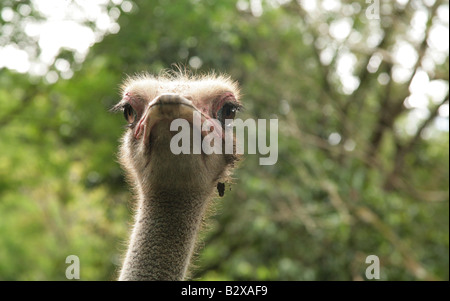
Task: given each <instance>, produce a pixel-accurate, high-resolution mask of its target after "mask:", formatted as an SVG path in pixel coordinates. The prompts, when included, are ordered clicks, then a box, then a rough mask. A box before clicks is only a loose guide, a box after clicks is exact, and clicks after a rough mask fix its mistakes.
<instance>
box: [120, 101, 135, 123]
mask: <svg viewBox="0 0 450 301" xmlns="http://www.w3.org/2000/svg"><path fill="white" fill-rule="evenodd" d="M123 116H124V117H125V119H126V120H127V122H128V123H129V124H133V123H134V122H135V121H136V119H137V114H136V111H135V110H134V109H133V107H132V106H131V105H129V104H126V105H125V106H124V107H123Z"/></svg>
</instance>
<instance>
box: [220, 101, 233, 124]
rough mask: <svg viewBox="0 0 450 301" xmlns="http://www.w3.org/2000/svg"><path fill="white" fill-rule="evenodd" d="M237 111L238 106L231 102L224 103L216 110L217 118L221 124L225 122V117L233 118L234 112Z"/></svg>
mask: <svg viewBox="0 0 450 301" xmlns="http://www.w3.org/2000/svg"><path fill="white" fill-rule="evenodd" d="M237 111H238V106H237V105H235V104H232V103H226V104H225V105H224V106H223V107H222V108H221V109H220V110H219V111H218V112H217V119H219V120H220V122H221V123H222V124H225V120H226V119H234V117H235V116H236V112H237Z"/></svg>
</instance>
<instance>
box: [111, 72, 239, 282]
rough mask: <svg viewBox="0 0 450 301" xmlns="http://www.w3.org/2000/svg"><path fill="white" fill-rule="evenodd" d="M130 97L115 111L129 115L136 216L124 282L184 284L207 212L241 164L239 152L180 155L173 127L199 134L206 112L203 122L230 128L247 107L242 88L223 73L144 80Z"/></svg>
mask: <svg viewBox="0 0 450 301" xmlns="http://www.w3.org/2000/svg"><path fill="white" fill-rule="evenodd" d="M122 96H123V98H122V99H121V101H120V102H119V103H118V104H117V105H116V106H115V107H114V109H115V110H121V111H123V114H124V116H125V119H126V121H127V123H128V126H127V127H128V129H127V130H126V132H125V134H124V136H123V137H122V140H121V146H120V150H119V161H120V164H121V165H122V167H123V169H124V170H125V172H126V176H127V180H128V182H129V183H130V184H131V186H132V188H133V191H134V195H135V197H136V210H135V217H134V226H133V229H132V232H131V236H130V240H129V245H128V250H127V252H126V256H125V259H124V262H123V266H122V269H121V271H120V276H119V280H184V279H185V277H186V274H187V269H188V266H189V263H190V260H191V256H192V253H193V251H194V247H195V241H196V237H197V233H198V231H199V229H200V226H201V224H202V220H203V218H204V215H205V211H206V208H207V205H208V203H209V201H210V199H211V198H212V197H213V196H214V195H215V190H216V188H217V190H218V191H219V195H220V196H222V195H223V189H224V186H223V185H224V184H223V183H224V182H225V181H227V179H228V178H229V176H230V174H231V170H232V169H233V167H234V164H235V162H236V161H237V160H238V159H239V158H238V156H237V155H236V152H235V151H234V153H233V154H215V153H212V154H210V155H206V154H205V153H204V152H203V151H202V152H201V153H200V154H195V153H192V152H191V153H190V154H183V153H182V154H178V155H175V154H173V153H172V152H171V150H170V141H171V138H172V137H173V136H174V135H175V134H176V133H177V132H176V131H170V124H171V122H172V121H173V120H175V119H178V118H183V119H185V120H187V121H188V122H189V127H190V130H191V132H193V131H194V130H195V129H194V123H193V112H199V113H200V114H201V115H199V116H201V120H202V122H203V121H204V120H213V122H215V123H216V124H217V123H221V124H220V125H219V126H222V127H224V126H225V125H224V121H225V119H234V116H235V113H236V111H237V110H238V109H239V108H240V107H241V104H240V102H239V88H238V84H237V83H236V82H234V81H232V80H231V79H230V78H229V77H227V76H223V75H215V74H209V75H204V76H195V75H191V74H186V73H183V72H179V73H178V72H177V73H166V74H162V75H159V76H152V75H149V74H144V75H138V76H134V77H130V78H128V79H127V80H125V82H124V84H123V86H122ZM205 134H207V133H206V132H205V131H202V132H201V134H200V135H201V139H202V140H203V139H204V137H205ZM223 137H224V136H222V142H223V141H224V138H223ZM192 144H193V143H192ZM192 144H191V145H190V148H191V150H192V148H193V145H192ZM234 144H235V142H234Z"/></svg>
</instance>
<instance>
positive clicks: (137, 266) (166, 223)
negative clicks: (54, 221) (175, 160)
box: [119, 191, 208, 280]
mask: <svg viewBox="0 0 450 301" xmlns="http://www.w3.org/2000/svg"><path fill="white" fill-rule="evenodd" d="M207 198H208V197H207V196H206V197H199V196H198V195H195V194H194V193H189V192H187V191H186V192H182V193H167V192H164V193H159V194H157V195H151V196H146V197H141V198H140V200H139V203H138V205H139V207H138V209H137V214H136V217H135V225H134V228H133V232H132V234H131V240H130V244H129V248H128V251H127V255H126V258H125V262H124V265H123V268H122V271H121V273H120V277H119V280H183V279H184V276H185V274H186V270H187V267H188V265H189V261H190V258H191V255H192V253H193V250H194V246H195V240H196V237H197V232H198V230H199V228H200V225H201V220H202V216H203V213H204V211H205V208H206V203H207V201H206V199H207Z"/></svg>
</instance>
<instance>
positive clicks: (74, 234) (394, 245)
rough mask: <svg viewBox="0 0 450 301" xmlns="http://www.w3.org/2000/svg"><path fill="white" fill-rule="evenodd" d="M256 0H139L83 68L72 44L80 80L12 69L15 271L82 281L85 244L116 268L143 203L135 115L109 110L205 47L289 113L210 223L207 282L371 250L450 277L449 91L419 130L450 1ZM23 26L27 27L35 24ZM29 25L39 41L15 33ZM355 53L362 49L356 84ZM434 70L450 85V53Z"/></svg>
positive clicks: (8, 178) (323, 265)
mask: <svg viewBox="0 0 450 301" xmlns="http://www.w3.org/2000/svg"><path fill="white" fill-rule="evenodd" d="M119 2H120V1H115V3H119ZM251 2H252V3H256V2H258V1H256V2H255V1H251ZM251 2H249V1H246V0H239V1H225V0H224V1H211V0H207V1H196V0H190V1H170V0H159V1H135V2H133V6H132V9H131V11H129V12H126V13H125V12H123V11H121V15H120V17H119V19H118V23H119V25H120V31H119V32H118V33H117V34H111V35H107V36H105V37H104V39H103V40H102V41H101V42H99V43H97V44H95V45H94V46H93V47H92V48H91V49H90V52H89V54H88V56H87V58H86V60H85V61H84V62H83V63H82V64H80V63H79V62H77V60H76V59H75V58H74V56H73V53H72V52H71V51H69V50H65V51H63V52H61V54H60V57H63V58H64V59H66V60H68V61H69V62H70V63H71V66H72V69H73V70H74V71H75V72H74V75H73V77H72V78H70V79H67V80H64V79H60V80H59V81H57V82H56V83H54V84H49V83H47V82H46V81H45V80H44V79H43V78H36V77H32V76H29V75H27V74H20V73H15V72H13V71H9V70H7V69H5V68H3V69H1V70H0V280H65V279H66V278H65V269H66V267H67V264H66V263H65V258H66V257H67V256H68V255H71V254H74V255H77V256H78V257H79V258H80V261H81V279H82V280H113V279H115V277H116V273H117V270H118V268H119V267H120V264H121V256H122V255H123V253H124V251H125V248H126V242H127V237H128V233H129V230H130V225H131V221H132V218H131V214H132V207H133V205H132V196H131V194H130V193H129V190H128V187H127V184H126V183H125V181H124V178H123V173H122V171H121V169H120V167H119V165H118V163H117V161H116V151H117V146H118V140H119V138H120V136H121V133H122V132H123V130H124V121H123V118H122V116H119V115H114V114H111V113H109V112H108V109H110V108H111V107H112V106H113V105H114V104H115V103H116V102H117V101H118V100H119V99H120V95H119V85H120V83H121V81H122V80H123V79H124V78H125V77H126V75H127V74H135V73H138V72H141V71H147V72H150V73H159V72H160V71H161V70H162V69H164V68H171V66H172V65H173V64H174V63H182V64H185V65H186V66H189V64H190V63H191V65H195V64H193V61H192V58H195V59H196V60H197V63H198V62H199V61H200V63H201V64H197V65H196V66H199V65H201V66H200V68H199V70H198V71H199V72H208V71H209V70H211V69H213V70H216V71H218V72H224V73H227V74H230V75H231V76H232V77H233V78H234V79H236V80H238V81H239V82H240V84H241V86H242V92H243V99H242V100H243V102H244V104H245V106H246V110H245V111H244V112H243V113H242V114H241V115H240V117H241V118H242V119H247V118H265V119H269V118H278V120H279V144H278V147H279V157H278V162H277V164H275V165H273V166H260V165H259V164H258V156H256V155H247V156H246V158H245V160H244V161H243V162H242V163H241V164H240V168H239V169H238V170H236V172H235V174H234V178H235V180H234V184H233V185H227V186H226V192H225V197H224V198H222V199H217V200H216V201H215V203H216V205H215V206H214V207H215V209H214V213H213V214H211V216H210V218H209V219H208V225H207V227H205V229H204V231H203V232H202V242H201V243H200V244H199V245H200V246H201V247H200V248H199V250H198V253H197V255H196V260H195V268H194V269H193V270H192V277H193V279H199V280H361V279H366V278H365V270H366V267H367V264H366V263H365V259H366V257H367V256H368V255H371V254H374V255H377V256H378V257H379V258H380V262H381V279H382V280H424V279H425V280H431V279H439V280H448V279H449V207H448V204H449V184H448V183H449V172H448V171H449V169H448V166H449V161H448V160H449V157H448V155H449V135H448V131H441V130H437V129H436V128H435V126H434V124H435V123H434V122H435V120H436V119H437V118H442V117H439V108H440V107H442V106H443V105H447V110H448V94H447V96H446V97H445V99H443V100H442V102H440V103H435V102H433V101H429V104H428V105H427V109H428V113H429V114H428V116H427V117H426V118H424V119H416V123H417V129H416V131H415V132H412V133H410V132H406V131H405V130H404V128H405V127H406V123H407V121H406V120H407V118H408V114H410V113H411V111H412V110H413V109H412V108H408V107H407V106H405V105H404V100H405V98H406V97H408V96H409V94H410V91H409V85H410V84H411V81H412V79H413V77H414V75H415V74H416V72H417V71H418V69H419V68H420V66H421V63H422V62H421V60H423V59H424V57H426V51H427V50H428V49H429V45H428V44H427V38H428V36H427V35H428V34H429V30H428V28H430V27H431V26H432V25H433V22H434V21H435V20H436V11H437V10H438V9H439V7H441V6H446V7H447V9H448V1H435V2H434V4H432V5H430V6H427V5H426V4H424V3H422V2H421V1H406V3H405V1H401V3H404V4H399V3H400V2H396V1H383V3H384V4H383V10H382V11H381V13H382V19H381V20H368V19H367V17H366V15H365V13H364V10H365V8H366V6H367V4H366V3H365V1H342V2H339V1H338V4H339V6H338V8H337V9H333V10H327V9H319V10H318V11H319V12H320V14H319V15H317V14H316V15H312V14H311V13H310V12H308V11H307V10H305V8H304V6H303V5H301V4H299V3H297V2H295V1H280V2H279V3H278V2H277V1H262V11H261V12H259V10H258V9H257V8H258V7H256V8H255V7H253V6H252V5H254V4H251ZM325 2H326V1H316V3H317V5H325V4H324V3H325ZM424 2H426V3H428V2H430V1H424ZM431 2H432V1H431ZM280 3H282V4H280ZM2 5H3V8H4V7H12V8H14V9H17V7H16V6H17V3H16V2H14V1H9V2H8V1H5V2H4V3H3V4H2ZM118 7H119V8H120V5H118ZM122 8H123V7H122ZM1 9H2V6H1V5H0V10H1ZM108 9H117V8H116V7H115V5H114V4H113V3H111V4H109V6H108ZM419 9H421V10H422V11H425V12H427V18H428V22H427V23H426V26H427V29H426V30H425V31H424V36H423V37H422V39H419V40H418V41H412V42H411V43H412V45H413V46H414V48H415V49H416V50H417V56H418V63H417V64H415V65H414V67H413V70H412V72H411V75H410V77H409V78H407V79H406V80H405V81H404V82H396V81H394V80H393V75H392V72H393V68H395V63H394V62H393V61H392V59H390V55H392V53H393V51H394V49H395V43H396V41H398V40H401V39H405V40H408V38H407V30H408V28H409V27H410V24H411V22H412V21H411V20H412V18H413V17H414V13H415V11H417V10H419ZM384 11H388V12H389V13H386V12H384ZM32 15H36V17H38V15H39V14H38V13H36V12H33V14H32ZM344 17H345V18H347V19H349V20H351V21H352V22H351V31H352V33H353V36H352V35H348V37H347V38H346V39H343V40H338V39H336V38H335V37H333V36H332V35H330V33H329V30H328V29H329V28H330V27H331V26H333V22H335V21H336V20H340V19H342V18H344ZM22 21H23V20H22ZM20 22H21V20H20V19H14V20H13V21H11V22H10V23H11V24H10V25H12V26H13V28H14V30H17V31H20V28H21V26H20V24H21V23H20ZM436 22H437V21H436ZM6 23H8V22H4V21H2V23H0V26H5V24H6ZM447 26H448V24H447ZM374 28H375V29H376V30H375V29H374ZM374 31H378V33H379V34H378V36H379V39H378V41H377V42H376V43H373V41H372V42H370V41H369V40H370V38H371V37H373V35H375V34H374ZM351 36H352V37H353V38H352V37H351ZM355 37H357V38H355ZM17 39H19V40H21V41H22V42H23V43H25V44H26V43H31V44H33V43H36V42H35V41H33V40H32V39H30V38H29V37H27V36H26V35H15V40H14V41H8V43H13V42H14V43H18V45H20V43H19V42H20V41H16V40H17ZM2 41H3V42H4V43H5V40H2ZM327 45H328V46H330V47H329V48H327ZM325 49H328V50H327V51H328V53H330V54H331V56H330V59H329V60H328V61H327V62H324V61H326V60H324V59H323V56H322V57H321V55H323V54H324V51H325ZM330 49H331V50H330ZM379 53H381V54H382V56H383V60H382V61H381V62H380V64H379V66H377V68H375V70H372V71H370V72H369V71H368V70H369V69H370V68H369V67H368V64H370V60H371V58H372V57H373V56H374V55H375V54H379ZM343 54H352V55H353V56H354V58H356V64H355V67H354V70H353V71H352V73H353V75H354V76H355V77H356V78H357V79H358V80H359V85H357V87H356V88H355V89H354V91H351V92H350V93H349V92H348V91H346V90H345V86H344V85H343V83H342V81H341V80H340V77H339V69H338V63H339V58H340V57H341V56H342V55H343ZM52 68H53V69H52V70H56V69H54V67H52ZM372 69H373V67H372ZM428 74H429V77H430V80H440V81H442V82H444V83H446V84H447V86H448V52H447V55H446V58H445V62H444V63H443V64H437V65H436V67H435V69H434V72H428ZM380 75H381V77H382V78H385V79H386V76H387V80H380ZM383 76H384V77H383ZM446 118H447V119H446V120H445V121H444V122H447V124H448V115H447V117H446ZM426 133H431V134H428V135H425V134H426ZM333 137H334V138H333Z"/></svg>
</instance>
